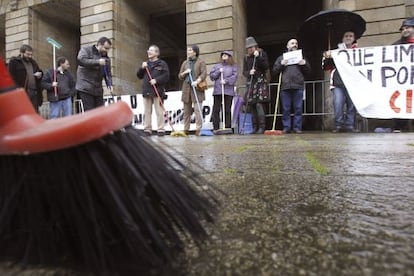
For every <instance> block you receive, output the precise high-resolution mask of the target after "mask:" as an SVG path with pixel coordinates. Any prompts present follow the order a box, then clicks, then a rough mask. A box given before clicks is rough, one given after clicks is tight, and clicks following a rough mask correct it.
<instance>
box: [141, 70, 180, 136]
mask: <svg viewBox="0 0 414 276" xmlns="http://www.w3.org/2000/svg"><path fill="white" fill-rule="evenodd" d="M145 70H146V71H147V75H148V78H149V79H150V81H151V80H152V76H151V73H150V71H149V70H148V67H145ZM151 85H152V88H154V91H155V94H157V98H158V101H159V102H160V105H161V108H162V110H163V111H164V116H166V117H167V121H168V124H169V125H170V127H171V130H172V131H173V132H175V130H174V127H173V124H172V122H171V120H170V117H169V116H168V114H166V113H167V111H166V110H165V107H164V104H163V102H162V99H161V96H160V93H159V92H158V88H157V86H155V84H151Z"/></svg>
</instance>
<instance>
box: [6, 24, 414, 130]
mask: <svg viewBox="0 0 414 276" xmlns="http://www.w3.org/2000/svg"><path fill="white" fill-rule="evenodd" d="M400 32H401V38H400V39H399V40H398V41H396V42H394V43H393V44H408V43H414V18H413V17H411V18H407V19H405V20H404V21H403V22H402V24H401V27H400ZM245 43H246V45H245V48H246V54H245V56H244V59H243V67H242V68H243V72H242V73H243V76H244V77H245V78H246V92H245V94H244V103H245V107H246V112H250V113H251V114H252V128H253V133H256V134H263V133H264V132H265V129H266V123H265V111H264V103H266V102H268V101H269V100H270V95H269V86H268V83H269V82H270V76H273V77H275V78H278V79H279V85H280V96H281V109H282V125H283V133H291V132H293V133H302V109H303V96H304V95H303V93H304V88H305V87H304V82H305V79H306V77H307V75H308V74H309V72H310V70H311V68H310V65H309V62H308V61H307V59H306V58H305V57H302V58H301V59H299V60H297V61H296V62H293V63H291V62H289V60H287V59H286V58H285V55H284V54H282V55H280V56H279V57H278V58H277V59H276V61H275V62H274V64H273V66H272V67H271V66H270V64H269V60H268V56H267V54H266V52H265V51H264V50H263V49H262V48H260V47H259V45H258V43H257V42H256V40H255V38H254V37H251V36H250V37H247V38H246V42H245ZM356 46H357V41H356V39H355V34H354V32H353V31H352V30H348V31H346V32H345V33H344V34H343V37H342V41H341V42H340V43H339V44H338V48H339V49H352V48H355V47H356ZM111 47H112V43H111V40H110V39H109V38H107V37H101V38H100V39H99V40H98V41H97V43H96V44H94V45H88V46H85V47H82V48H81V49H80V50H79V52H78V55H77V63H78V68H77V76H76V80H75V78H74V77H73V76H72V74H71V73H70V72H69V70H68V69H69V67H70V64H69V60H68V59H67V58H66V57H58V58H57V60H56V68H50V69H48V70H47V71H46V73H44V72H43V71H42V70H41V69H40V68H39V65H38V63H37V62H36V61H35V59H33V48H32V47H31V46H30V45H27V44H24V45H22V46H21V47H20V54H19V55H18V56H17V57H13V58H11V59H10V61H9V64H8V69H9V72H10V74H11V76H12V77H13V79H14V80H15V82H16V84H17V85H19V86H21V87H24V88H25V90H26V91H27V95H28V97H29V98H30V101H31V103H32V105H33V107H34V109H35V110H36V111H37V112H39V107H40V106H41V105H42V102H43V94H42V91H43V90H46V91H47V100H48V101H49V103H50V114H49V118H50V119H53V118H57V117H60V116H69V115H71V114H72V110H73V99H74V98H76V97H77V98H79V99H80V100H82V103H83V108H84V110H85V111H87V110H90V109H93V108H96V107H99V106H102V105H104V100H103V87H102V81H103V80H104V81H105V83H106V86H107V88H108V90H109V91H110V92H111V94H112V91H113V88H112V74H111V60H110V58H109V57H108V52H109V51H110V49H111ZM299 49H300V47H299V43H298V40H297V39H295V38H292V39H289V40H288V41H287V43H286V52H291V51H297V50H299ZM147 57H148V59H147V60H145V61H143V62H142V63H141V65H140V66H139V67H138V69H137V73H136V75H137V77H138V78H139V79H142V80H143V82H142V95H143V107H144V133H145V134H146V135H148V136H149V135H152V132H153V127H152V118H151V117H152V111H153V108H154V110H155V113H156V116H157V128H156V131H157V134H158V136H164V135H165V129H164V125H165V119H166V118H165V116H166V114H165V112H166V111H165V108H164V100H165V99H166V98H167V97H166V94H165V87H166V85H167V83H168V81H169V78H170V72H169V68H168V65H167V63H166V62H165V61H164V60H162V59H160V58H159V57H160V49H159V47H158V46H157V45H151V46H149V48H148V50H147ZM237 68H238V67H237V65H236V63H235V59H234V53H233V51H232V50H223V51H222V52H221V53H220V55H219V60H218V62H217V63H216V64H214V65H213V67H212V69H211V70H210V72H207V66H206V62H205V61H204V60H202V59H201V58H200V48H199V46H198V45H190V46H188V47H187V58H186V60H185V61H184V62H183V63H182V64H181V67H180V70H179V73H178V78H179V79H180V80H182V87H181V90H182V97H181V101H182V102H183V110H184V117H183V118H184V132H185V133H186V134H188V133H189V132H190V123H191V115H192V114H193V112H194V114H195V124H196V130H195V135H197V136H199V135H200V131H201V128H202V126H203V117H202V116H203V115H202V114H201V113H202V110H201V106H202V103H203V101H204V100H205V93H204V90H205V88H203V87H200V85H201V84H202V83H203V82H205V81H206V79H207V77H208V76H209V77H210V80H211V81H212V82H213V83H214V86H213V99H214V103H213V110H212V123H213V132H214V133H215V134H219V129H220V124H221V127H222V128H226V129H231V127H232V123H231V122H232V118H231V109H232V103H233V97H234V96H235V85H236V81H237V78H238V69H237ZM322 69H323V70H325V71H328V72H329V73H330V90H331V92H332V99H333V109H334V125H335V127H334V129H333V130H332V132H334V133H337V132H359V130H358V129H357V128H356V127H355V115H356V109H355V106H354V104H353V102H352V99H351V97H350V96H349V94H348V91H347V88H346V86H345V84H344V82H343V81H342V79H341V76H340V74H339V72H338V71H337V70H336V68H335V63H334V61H333V59H332V56H331V51H330V50H327V51H325V52H324V53H323V56H322ZM276 104H278V103H276ZM291 114H293V116H291ZM407 127H408V120H407V119H397V118H395V119H393V128H392V130H393V132H401V131H402V130H405V129H407Z"/></svg>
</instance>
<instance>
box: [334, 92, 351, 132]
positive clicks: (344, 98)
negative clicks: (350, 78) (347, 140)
mask: <svg viewBox="0 0 414 276" xmlns="http://www.w3.org/2000/svg"><path fill="white" fill-rule="evenodd" d="M331 91H332V93H333V106H334V112H335V127H336V128H342V127H343V126H345V128H346V129H353V128H354V121H355V107H354V104H353V103H352V100H351V98H350V97H349V94H348V90H346V88H342V87H335V88H333V89H332V90H331ZM345 104H346V113H345V114H346V116H344V107H345Z"/></svg>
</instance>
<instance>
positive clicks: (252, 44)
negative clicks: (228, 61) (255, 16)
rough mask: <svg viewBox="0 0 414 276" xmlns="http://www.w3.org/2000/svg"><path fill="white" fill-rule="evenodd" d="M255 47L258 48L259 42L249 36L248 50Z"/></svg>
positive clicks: (247, 39) (247, 41)
mask: <svg viewBox="0 0 414 276" xmlns="http://www.w3.org/2000/svg"><path fill="white" fill-rule="evenodd" d="M253 46H257V42H256V40H255V39H254V37H252V36H249V37H248V38H246V49H247V48H250V47H253Z"/></svg>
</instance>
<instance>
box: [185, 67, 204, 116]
mask: <svg viewBox="0 0 414 276" xmlns="http://www.w3.org/2000/svg"><path fill="white" fill-rule="evenodd" d="M188 75H189V77H190V82H191V83H193V76H192V75H191V71H190V73H188ZM190 86H191V88H192V89H193V93H194V97H195V99H196V102H197V106H198V111H199V112H200V116H201V120H202V121H204V119H203V113H202V112H201V107H200V102H199V101H198V96H197V91H196V89H195V87H194V86H193V85H192V84H190Z"/></svg>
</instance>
